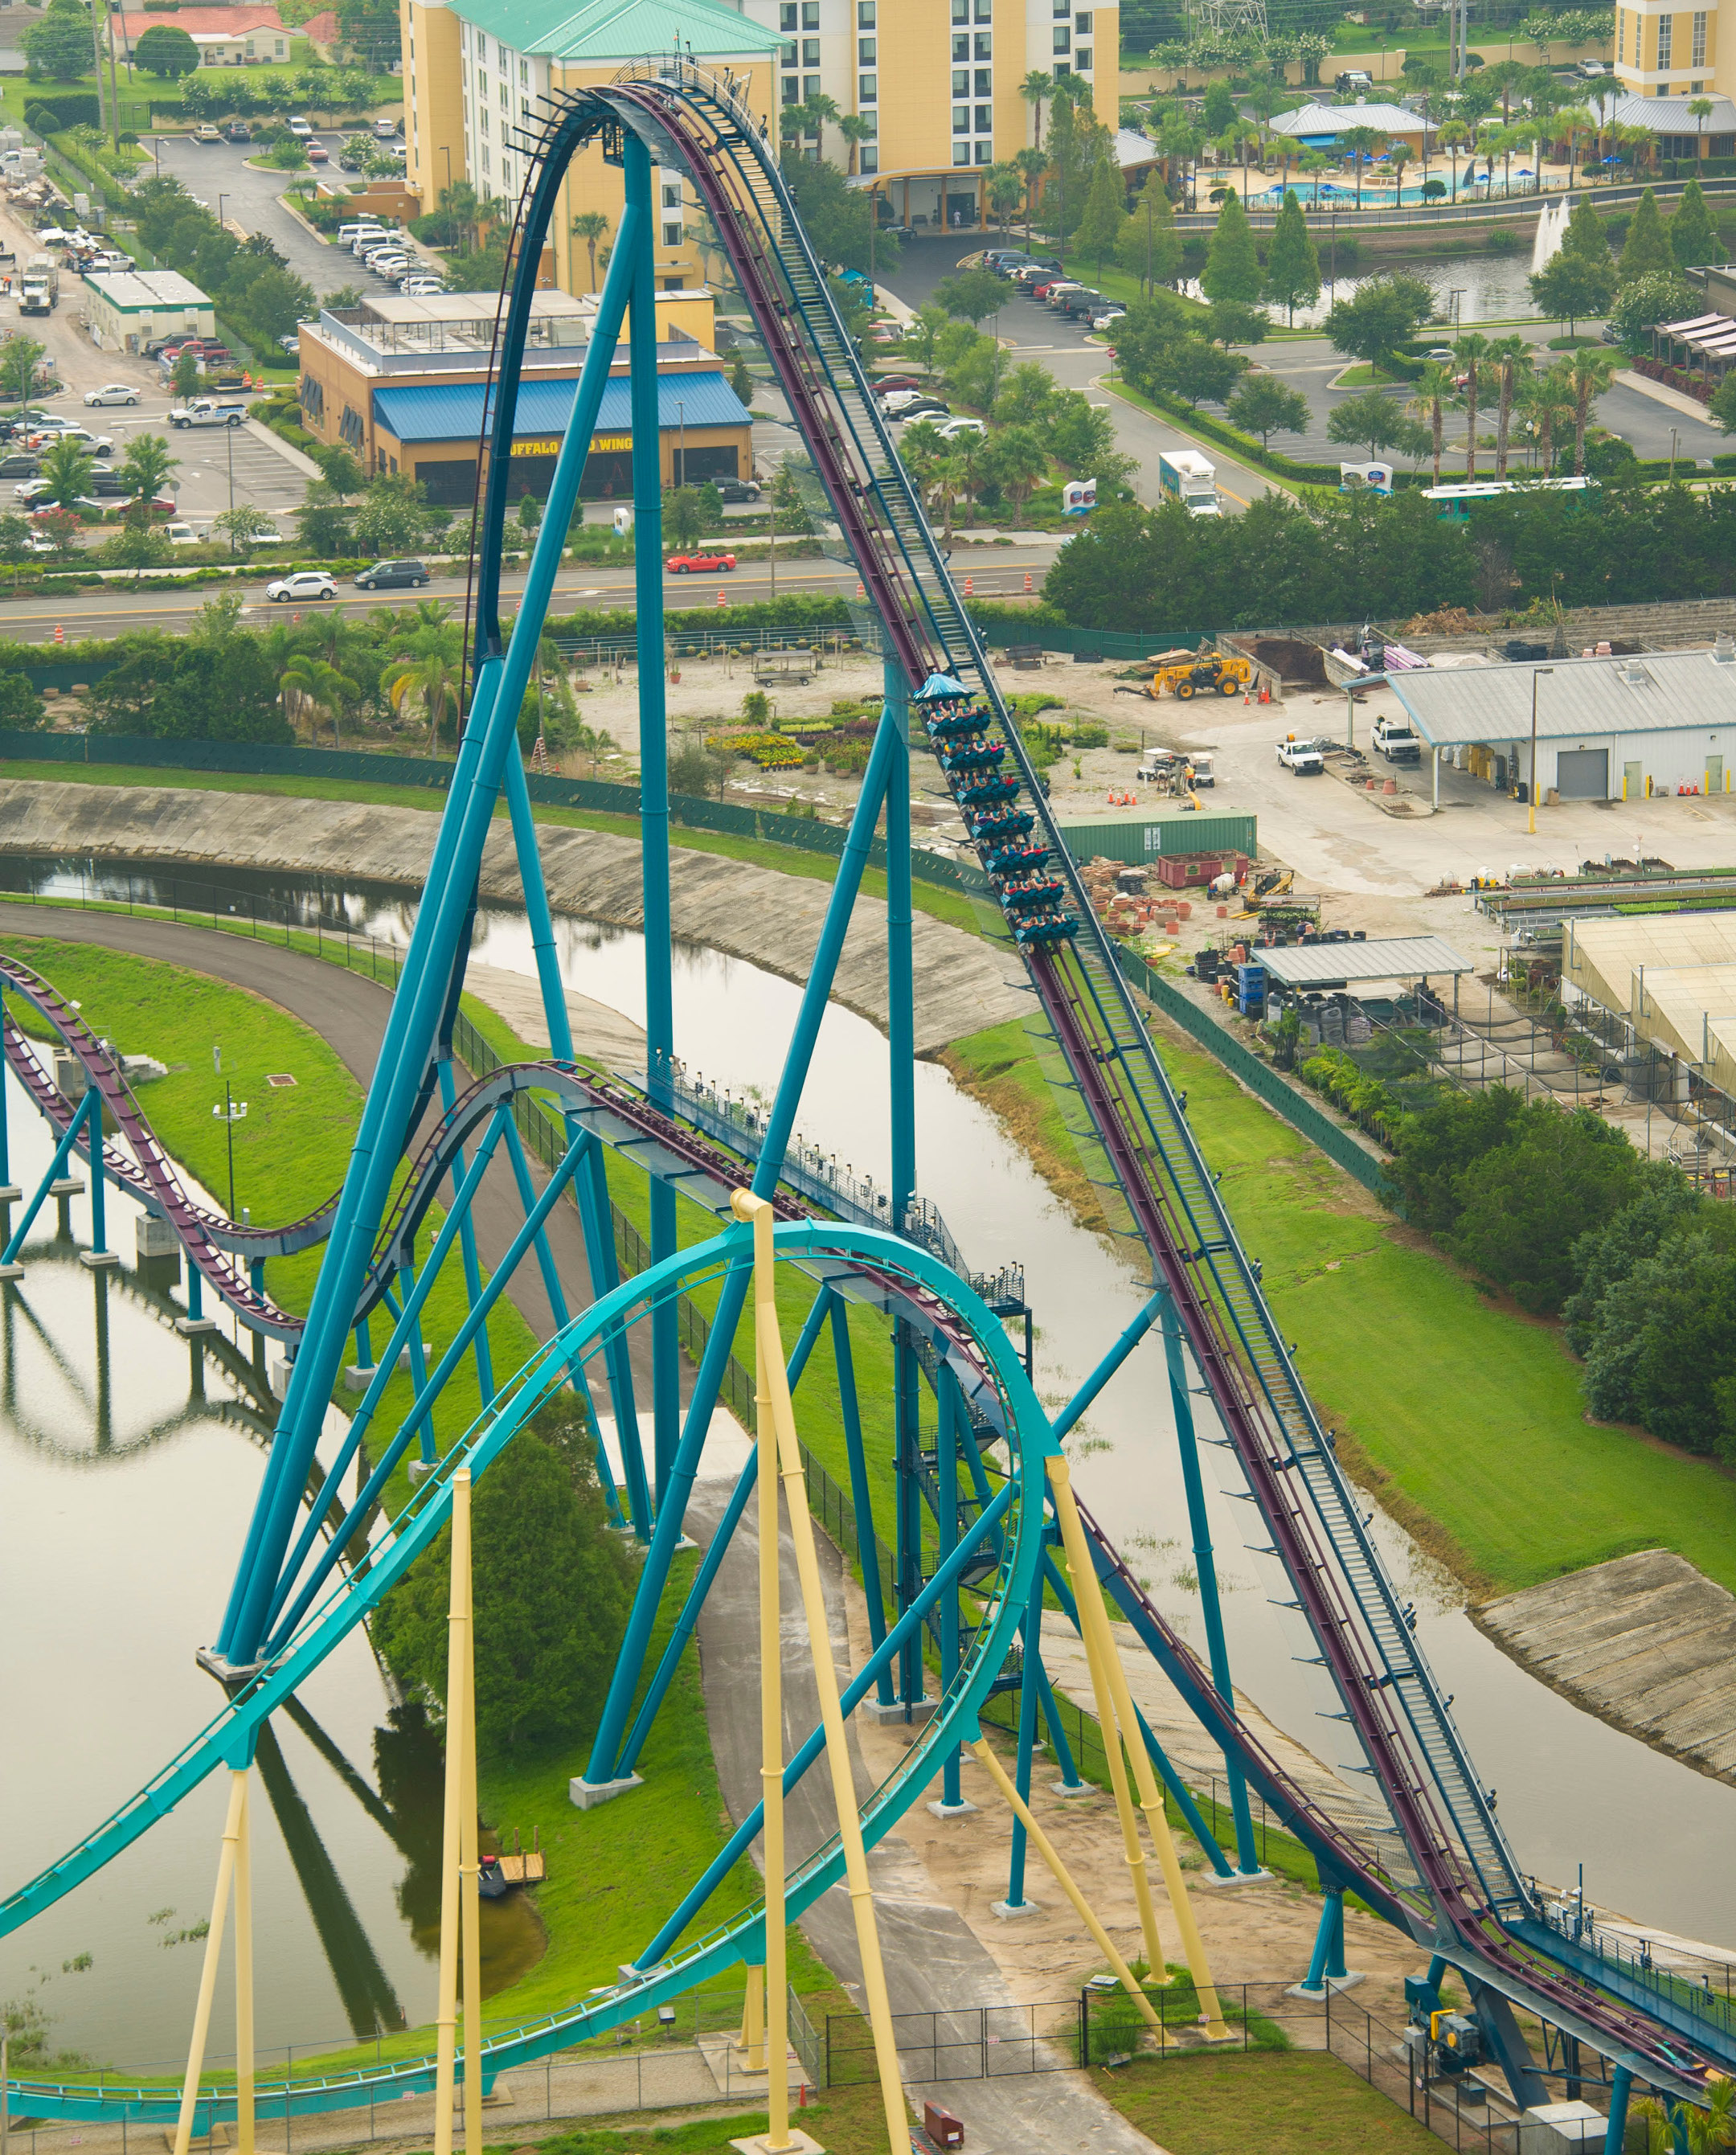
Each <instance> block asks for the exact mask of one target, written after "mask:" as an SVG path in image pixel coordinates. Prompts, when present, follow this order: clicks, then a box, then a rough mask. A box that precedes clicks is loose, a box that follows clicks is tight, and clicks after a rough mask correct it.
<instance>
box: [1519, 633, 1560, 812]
mask: <svg viewBox="0 0 1736 2155" xmlns="http://www.w3.org/2000/svg"><path fill="white" fill-rule="evenodd" d="M1554 670H1555V669H1554V667H1553V666H1534V667H1533V668H1532V669H1531V768H1530V770H1529V774H1528V775H1527V777H1526V781H1525V806H1526V807H1527V808H1528V809H1529V811H1530V813H1529V817H1528V818H1527V821H1526V824H1525V828H1526V830H1527V832H1529V834H1530V835H1531V836H1532V837H1536V835H1537V683H1538V680H1539V677H1540V676H1541V675H1543V674H1544V673H1554Z"/></svg>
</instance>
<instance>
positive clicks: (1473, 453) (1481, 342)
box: [1452, 330, 1489, 481]
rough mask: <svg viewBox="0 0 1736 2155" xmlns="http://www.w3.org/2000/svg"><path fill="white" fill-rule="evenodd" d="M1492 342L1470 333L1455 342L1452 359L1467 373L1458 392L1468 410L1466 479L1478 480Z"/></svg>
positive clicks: (1475, 333)
mask: <svg viewBox="0 0 1736 2155" xmlns="http://www.w3.org/2000/svg"><path fill="white" fill-rule="evenodd" d="M1488 355H1489V340H1488V338H1487V337H1486V336H1484V335H1483V333H1482V331H1481V330H1467V331H1466V333H1465V334H1464V335H1463V336H1461V337H1455V338H1454V339H1453V340H1452V356H1453V359H1454V361H1455V363H1456V364H1457V365H1459V366H1462V367H1463V368H1464V370H1465V375H1464V381H1463V383H1462V386H1461V387H1460V390H1459V401H1460V402H1461V403H1462V404H1463V406H1464V407H1465V420H1466V426H1465V477H1466V479H1467V481H1468V480H1470V479H1475V478H1476V476H1477V394H1478V392H1479V391H1480V390H1481V389H1482V387H1483V368H1484V366H1485V365H1486V364H1487V363H1488Z"/></svg>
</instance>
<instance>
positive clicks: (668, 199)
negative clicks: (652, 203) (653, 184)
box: [663, 180, 681, 209]
mask: <svg viewBox="0 0 1736 2155" xmlns="http://www.w3.org/2000/svg"><path fill="white" fill-rule="evenodd" d="M663 207H664V208H665V209H679V208H680V207H681V182H680V181H679V180H665V181H664V182H663Z"/></svg>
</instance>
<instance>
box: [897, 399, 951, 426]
mask: <svg viewBox="0 0 1736 2155" xmlns="http://www.w3.org/2000/svg"><path fill="white" fill-rule="evenodd" d="M888 416H889V417H890V418H891V419H892V421H893V423H894V425H895V426H899V427H904V426H908V425H909V423H910V422H911V421H912V420H915V419H950V417H952V407H951V406H950V404H943V403H942V402H940V398H939V397H919V398H918V399H917V401H916V402H915V403H914V404H907V405H906V406H905V407H904V410H903V411H902V412H892V413H890V414H889V415H888Z"/></svg>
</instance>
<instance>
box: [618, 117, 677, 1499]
mask: <svg viewBox="0 0 1736 2155" xmlns="http://www.w3.org/2000/svg"><path fill="white" fill-rule="evenodd" d="M625 156H626V177H627V202H628V205H629V206H630V207H637V208H638V211H639V213H640V214H639V223H638V240H637V248H638V261H637V263H636V264H635V267H634V272H633V292H632V332H631V336H632V371H631V375H630V377H629V386H630V388H631V391H632V442H633V459H632V471H633V561H634V571H633V585H634V596H635V599H636V601H637V603H638V627H637V632H636V633H637V638H638V654H639V842H640V847H641V849H642V850H641V857H642V861H643V868H642V873H643V878H644V898H645V1061H646V1077H647V1090H648V1093H649V1094H650V1097H651V1104H652V1106H653V1107H654V1108H660V1109H661V1110H662V1111H663V1113H664V1114H666V1115H667V1114H670V1113H673V1110H674V1105H675V1093H674V1083H675V1068H674V1064H675V1009H674V991H673V985H672V982H671V980H670V971H669V968H670V949H669V760H668V750H669V744H668V705H667V700H666V698H665V694H664V665H665V656H664V642H663V427H662V417H661V414H660V413H659V412H658V381H657V224H656V222H655V220H654V218H653V203H652V200H651V152H650V151H649V150H648V148H647V147H646V146H645V145H644V143H643V142H642V141H640V140H639V138H638V136H637V135H635V134H633V133H632V131H630V130H629V131H628V133H627V141H626V148H625ZM675 1241H676V1234H675V1192H674V1190H673V1187H672V1186H671V1185H669V1184H668V1183H667V1182H663V1181H661V1180H657V1179H655V1178H653V1181H652V1185H651V1261H652V1262H653V1264H657V1263H658V1262H661V1261H662V1260H663V1258H665V1257H673V1255H674V1254H675ZM651 1378H652V1382H651V1417H652V1431H653V1442H652V1451H653V1465H654V1480H655V1486H656V1490H657V1501H658V1503H659V1504H661V1503H662V1502H663V1498H664V1497H665V1495H666V1494H667V1493H668V1486H669V1476H670V1473H671V1472H672V1471H673V1467H674V1464H675V1453H676V1450H677V1447H678V1446H679V1443H680V1441H681V1343H680V1334H679V1329H678V1322H677V1315H676V1309H675V1304H674V1303H673V1301H672V1300H669V1299H667V1298H665V1299H664V1300H663V1301H661V1302H659V1303H658V1304H657V1306H656V1308H653V1311H652V1313H651Z"/></svg>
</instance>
